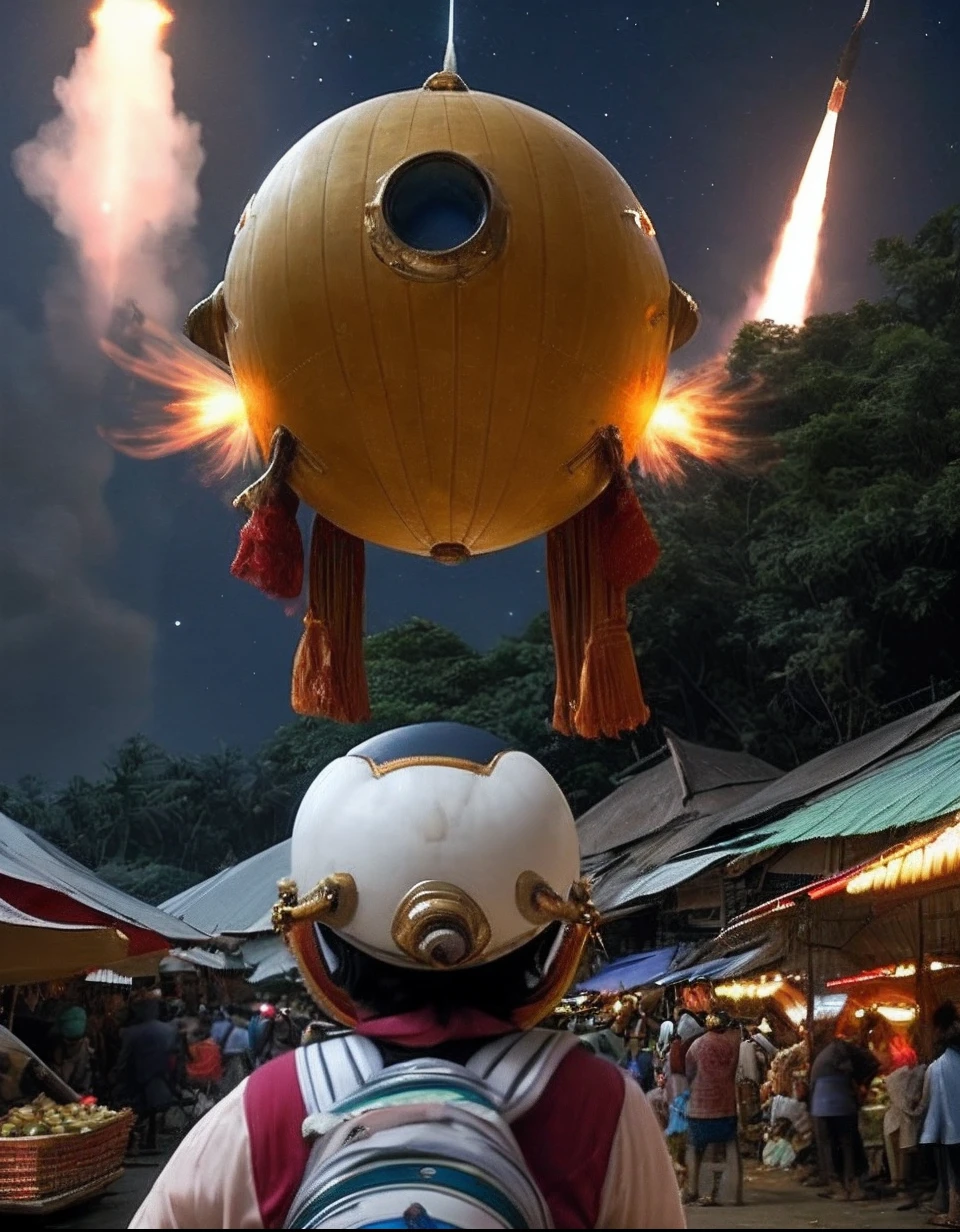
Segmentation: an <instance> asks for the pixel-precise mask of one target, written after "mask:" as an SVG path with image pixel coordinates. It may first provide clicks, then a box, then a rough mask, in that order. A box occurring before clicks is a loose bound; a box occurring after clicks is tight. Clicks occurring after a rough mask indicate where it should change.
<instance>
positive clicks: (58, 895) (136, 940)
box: [0, 813, 208, 954]
mask: <svg viewBox="0 0 960 1232" xmlns="http://www.w3.org/2000/svg"><path fill="white" fill-rule="evenodd" d="M0 894H2V896H3V897H4V898H5V899H6V900H7V901H8V902H11V903H12V904H13V905H14V906H15V907H17V908H19V909H20V910H21V911H25V912H27V913H28V914H31V915H34V916H36V917H37V918H38V919H44V920H53V921H56V922H58V923H71V924H96V925H104V924H108V923H115V924H116V926H117V927H118V928H119V929H120V930H121V931H122V932H124V933H126V934H127V936H128V937H129V939H130V946H129V949H128V953H130V954H135V953H142V952H145V951H146V950H149V949H153V950H157V949H158V948H167V947H166V946H165V945H164V944H163V943H164V942H165V941H166V942H171V941H174V942H175V941H185V942H188V943H197V942H199V943H202V942H204V941H206V940H208V937H206V936H205V935H204V933H203V932H200V931H198V930H197V929H196V928H193V927H191V926H189V925H187V924H184V923H183V922H182V921H181V920H179V919H176V918H175V917H173V916H171V915H168V914H167V913H166V912H164V911H162V910H161V909H159V908H157V907H151V906H150V905H149V904H148V903H142V902H140V900H139V899H137V898H133V897H132V896H131V895H130V894H124V893H123V891H122V890H117V889H115V888H114V887H113V886H112V885H108V884H107V882H105V881H101V880H100V878H99V877H97V876H96V875H95V874H94V873H92V872H91V871H90V869H88V868H84V866H83V865H82V864H78V863H77V861H76V860H73V859H71V858H70V856H68V855H65V854H64V852H62V851H60V850H59V848H57V847H54V845H53V844H52V843H48V842H47V840H46V839H43V838H41V837H40V835H39V834H34V833H33V831H32V830H28V829H27V828H26V827H25V826H21V825H19V824H18V823H17V822H15V821H12V820H11V819H10V818H9V817H7V816H5V815H4V814H3V813H0Z"/></svg>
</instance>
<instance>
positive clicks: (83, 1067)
mask: <svg viewBox="0 0 960 1232" xmlns="http://www.w3.org/2000/svg"><path fill="white" fill-rule="evenodd" d="M50 1068H51V1069H52V1070H53V1072H54V1073H55V1074H56V1075H57V1077H58V1078H62V1079H63V1081H64V1082H65V1083H66V1084H67V1086H68V1087H70V1088H71V1089H72V1090H74V1091H76V1093H77V1094H78V1095H92V1094H93V1085H94V1080H93V1049H92V1048H91V1047H90V1041H89V1040H88V1039H87V1011H86V1010H85V1009H83V1008H82V1006H79V1005H71V1006H68V1007H67V1009H64V1010H61V1011H60V1013H59V1015H58V1016H57V1027H56V1032H55V1034H54V1037H53V1042H52V1045H51V1057H50Z"/></svg>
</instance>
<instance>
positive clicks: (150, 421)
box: [101, 321, 255, 480]
mask: <svg viewBox="0 0 960 1232" xmlns="http://www.w3.org/2000/svg"><path fill="white" fill-rule="evenodd" d="M137 342H138V351H137V353H136V354H134V353H132V352H130V351H127V350H125V349H123V348H122V347H119V346H117V345H116V344H115V343H113V342H109V341H107V340H104V341H103V342H102V343H101V347H102V349H103V351H104V353H105V354H106V355H108V356H109V358H110V359H112V360H113V362H114V363H115V364H116V365H117V366H118V367H119V368H122V369H123V371H124V372H128V373H129V374H130V375H131V376H133V377H136V378H137V380H140V381H146V382H149V383H150V384H152V385H155V386H157V387H159V388H161V389H167V390H170V391H172V392H174V393H175V394H176V395H177V397H175V398H174V399H172V400H171V401H169V402H166V403H165V404H163V403H162V402H157V401H154V402H153V403H144V404H143V410H144V411H146V412H147V422H144V423H141V424H139V425H135V426H133V427H130V428H120V429H112V430H109V431H104V433H103V435H104V436H105V437H106V439H107V440H108V441H110V443H111V444H112V445H113V446H114V448H115V449H118V450H119V451H120V452H121V453H125V454H127V455H128V456H130V457H132V458H144V459H148V460H152V459H155V458H165V457H168V456H169V455H170V454H174V453H181V452H183V451H184V450H187V449H194V448H196V447H197V446H202V447H203V448H204V449H205V450H206V452H207V464H206V466H205V467H204V471H205V473H206V474H207V476H208V477H209V478H210V479H211V480H213V479H220V478H223V477H224V476H226V475H228V474H229V473H230V472H231V471H234V470H237V469H239V468H240V467H242V466H244V465H245V464H246V462H247V461H249V460H251V459H252V458H253V457H254V456H255V444H254V440H253V436H252V434H251V432H250V428H249V426H248V424H247V414H246V408H245V406H244V404H243V399H242V398H241V397H240V394H239V393H238V392H237V388H236V386H235V385H234V383H233V378H232V377H231V375H230V373H229V371H228V370H227V369H226V368H223V367H221V365H220V364H218V363H217V362H216V361H215V360H213V359H211V358H210V357H209V356H208V355H206V354H205V353H204V352H203V351H200V350H198V349H197V348H196V347H194V346H192V345H191V344H190V343H189V342H187V341H186V339H183V338H177V337H175V336H174V335H172V334H169V333H167V331H166V330H165V329H162V328H161V327H160V326H158V325H155V324H154V323H153V322H151V321H143V322H142V323H141V324H140V326H139V332H138V338H137Z"/></svg>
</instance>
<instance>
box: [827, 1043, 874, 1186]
mask: <svg viewBox="0 0 960 1232" xmlns="http://www.w3.org/2000/svg"><path fill="white" fill-rule="evenodd" d="M879 1068H880V1066H879V1063H878V1061H877V1059H876V1057H875V1056H874V1055H873V1053H871V1052H870V1051H869V1049H867V1048H865V1047H863V1045H862V1043H855V1042H854V1041H852V1040H847V1039H843V1038H841V1037H840V1036H835V1037H834V1038H833V1039H832V1040H831V1041H830V1043H828V1044H827V1045H826V1047H825V1048H822V1049H821V1050H820V1052H819V1053H818V1054H817V1056H816V1057H815V1058H814V1062H813V1065H812V1066H811V1067H810V1114H811V1116H812V1117H813V1124H814V1134H815V1137H816V1142H817V1160H818V1166H819V1172H820V1177H821V1178H822V1179H825V1180H826V1181H827V1183H828V1185H829V1190H828V1192H827V1194H826V1196H828V1197H830V1198H833V1199H834V1200H835V1201H838V1202H853V1201H863V1199H864V1198H865V1197H866V1195H865V1193H864V1191H863V1187H862V1185H861V1183H860V1177H861V1175H862V1172H863V1166H862V1164H861V1160H863V1161H865V1153H864V1148H863V1141H862V1139H861V1137H860V1127H859V1124H858V1118H859V1113H860V1103H861V1100H862V1092H863V1090H864V1088H866V1087H868V1086H869V1084H870V1083H871V1082H872V1080H873V1078H874V1077H875V1076H876V1074H877V1071H878V1070H879ZM838 1163H839V1167H838Z"/></svg>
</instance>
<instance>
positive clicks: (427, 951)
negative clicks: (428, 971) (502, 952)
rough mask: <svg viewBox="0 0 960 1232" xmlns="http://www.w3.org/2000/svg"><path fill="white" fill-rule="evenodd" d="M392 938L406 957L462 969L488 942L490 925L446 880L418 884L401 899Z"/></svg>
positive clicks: (437, 967)
mask: <svg viewBox="0 0 960 1232" xmlns="http://www.w3.org/2000/svg"><path fill="white" fill-rule="evenodd" d="M390 931H391V936H392V937H393V940H394V943H395V944H396V946H397V948H398V949H399V950H401V951H402V952H403V953H404V954H406V955H407V957H408V958H413V959H415V960H416V962H418V963H422V964H423V965H424V966H427V967H433V968H435V969H437V970H449V969H450V968H452V967H462V966H464V965H465V964H467V963H469V962H472V961H473V960H474V959H476V958H479V957H480V955H481V954H482V953H483V951H484V950H485V949H486V948H487V945H488V944H489V942H490V924H489V922H488V921H487V917H486V916H485V915H484V914H483V910H482V909H481V907H480V906H479V905H478V904H477V903H476V902H474V900H473V899H472V898H471V897H470V895H469V894H467V893H466V891H465V890H461V889H460V887H459V886H455V885H451V884H450V883H449V882H446V881H421V882H420V884H419V885H415V886H414V887H413V889H412V890H411V891H410V892H409V893H408V894H406V895H405V896H404V898H403V899H402V900H401V902H400V905H399V907H398V908H397V910H396V913H395V915H394V917H393V926H392V928H391V930H390Z"/></svg>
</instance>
